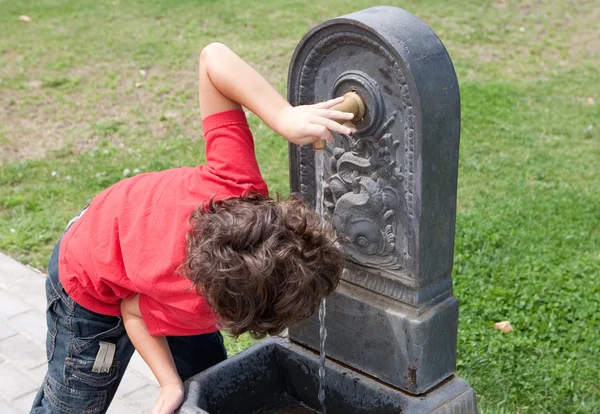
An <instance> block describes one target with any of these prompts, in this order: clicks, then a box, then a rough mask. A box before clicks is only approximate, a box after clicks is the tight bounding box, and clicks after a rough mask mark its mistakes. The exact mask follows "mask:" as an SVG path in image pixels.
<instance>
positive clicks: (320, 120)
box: [313, 112, 354, 135]
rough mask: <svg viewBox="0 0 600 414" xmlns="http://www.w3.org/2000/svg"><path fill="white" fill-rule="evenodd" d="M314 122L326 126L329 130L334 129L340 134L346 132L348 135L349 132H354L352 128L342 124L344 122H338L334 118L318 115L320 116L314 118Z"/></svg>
mask: <svg viewBox="0 0 600 414" xmlns="http://www.w3.org/2000/svg"><path fill="white" fill-rule="evenodd" d="M342 113H343V112H342ZM313 122H314V123H315V124H318V125H322V126H324V127H325V128H327V129H328V130H331V131H334V132H338V133H340V134H346V135H348V134H351V133H352V132H354V131H353V130H352V129H351V128H348V127H347V126H345V125H342V124H340V123H338V122H335V121H334V120H332V119H327V118H322V117H318V118H316V119H314V120H313ZM327 132H329V131H327ZM329 135H331V133H329Z"/></svg>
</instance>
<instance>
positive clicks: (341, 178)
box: [298, 32, 416, 303]
mask: <svg viewBox="0 0 600 414" xmlns="http://www.w3.org/2000/svg"><path fill="white" fill-rule="evenodd" d="M340 44H343V45H351V46H359V47H362V48H367V49H369V50H370V51H371V52H374V53H376V54H377V55H378V56H379V57H382V58H383V60H384V62H385V63H386V65H387V66H386V68H385V72H384V69H380V73H382V74H385V75H387V76H384V77H385V80H386V81H387V82H386V83H385V84H383V85H379V84H378V82H377V81H375V80H374V79H372V78H371V77H370V76H369V75H367V74H364V73H361V72H344V73H342V74H340V75H339V78H338V80H337V81H336V86H335V87H334V91H333V92H332V94H333V95H334V96H339V95H343V93H344V92H347V91H349V90H354V91H356V92H357V93H358V94H359V95H361V97H363V99H364V100H365V103H366V106H367V113H369V112H370V114H371V116H370V118H369V115H367V116H366V117H365V121H364V122H361V121H359V122H358V123H357V124H356V127H357V132H356V133H355V134H354V135H352V136H347V135H339V134H334V135H335V138H336V142H335V146H332V145H328V147H327V150H326V151H325V157H326V160H325V171H324V180H325V186H324V191H323V192H324V194H323V195H324V203H325V206H324V216H325V218H326V219H328V220H330V221H331V222H332V224H333V226H334V228H335V229H336V231H337V233H338V235H340V236H344V237H347V238H348V239H349V240H350V241H351V243H349V244H346V245H344V246H343V247H342V248H343V250H344V252H345V253H346V255H347V257H348V258H349V259H350V260H351V261H352V262H354V263H355V264H357V265H360V267H362V266H365V267H367V268H370V269H374V270H375V271H376V273H377V274H378V275H379V276H381V277H377V278H374V277H368V278H365V275H366V274H371V273H372V272H371V271H368V272H354V271H352V272H344V278H345V279H347V280H348V278H357V281H359V280H360V281H359V283H358V284H360V285H363V286H365V285H366V284H371V285H372V287H369V288H371V289H373V290H375V291H378V292H380V293H383V294H386V295H389V296H392V297H396V298H400V297H402V298H403V300H406V301H407V302H408V303H411V302H416V297H413V296H414V295H413V292H412V291H411V290H410V289H409V290H407V289H406V288H407V286H402V285H399V284H398V281H403V282H404V284H405V285H410V284H411V283H410V282H411V280H410V279H411V272H410V271H408V270H409V269H410V267H411V253H412V251H413V250H414V230H413V229H414V226H415V223H414V221H415V217H414V211H415V206H414V203H415V197H414V185H415V176H414V174H415V171H414V170H415V168H414V167H415V165H414V162H415V154H414V152H415V131H414V113H413V107H412V100H411V96H410V93H409V90H408V85H407V82H406V80H405V77H404V75H403V73H402V70H401V68H400V66H399V65H398V63H396V59H395V58H394V56H392V55H391V54H390V53H389V52H388V50H387V49H386V48H384V47H382V46H381V45H380V44H379V43H378V42H376V41H374V40H373V39H371V38H370V37H369V36H366V35H363V34H360V33H355V32H338V33H335V34H331V35H328V36H326V37H324V38H323V39H320V40H319V41H318V42H317V44H316V45H315V46H314V47H313V48H312V50H311V51H310V53H309V54H308V56H307V57H306V59H305V61H304V65H303V66H302V69H301V73H300V79H299V85H298V86H299V87H298V92H299V96H298V98H299V102H298V103H299V104H306V103H311V102H313V101H315V93H314V90H315V78H316V75H317V72H318V69H319V66H320V65H321V63H322V62H323V60H324V59H325V58H326V57H327V55H328V54H329V53H331V52H332V51H334V50H335V49H336V48H339V47H340V46H339V45H340ZM344 82H346V84H344ZM338 85H341V86H340V87H339V88H338V87H337V86H338ZM335 89H337V90H335ZM381 90H384V91H385V92H386V93H387V94H388V96H387V99H396V100H397V102H396V104H397V105H395V106H392V107H396V108H399V110H395V111H394V112H393V113H391V114H390V113H387V114H386V113H385V112H386V111H385V107H386V105H384V104H383V98H382V96H381ZM299 164H300V165H299V174H300V177H299V178H300V186H299V187H300V188H299V190H300V194H301V196H302V198H303V199H305V200H309V201H312V202H313V203H314V200H315V184H316V182H315V166H314V159H313V153H312V150H311V149H310V147H306V148H305V147H301V148H300V149H299ZM366 279H369V280H366ZM349 281H351V282H352V281H353V280H349ZM407 282H408V283H407ZM375 285H377V286H375ZM365 287H367V286H365Z"/></svg>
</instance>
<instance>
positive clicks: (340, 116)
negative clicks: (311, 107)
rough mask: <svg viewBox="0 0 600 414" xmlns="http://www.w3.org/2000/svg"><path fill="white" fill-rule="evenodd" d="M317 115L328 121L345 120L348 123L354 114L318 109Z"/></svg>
mask: <svg viewBox="0 0 600 414" xmlns="http://www.w3.org/2000/svg"><path fill="white" fill-rule="evenodd" d="M318 114H319V115H320V116H322V117H325V118H329V119H345V120H348V121H349V120H351V119H352V118H354V114H353V113H352V112H342V111H336V110H333V109H319V111H318Z"/></svg>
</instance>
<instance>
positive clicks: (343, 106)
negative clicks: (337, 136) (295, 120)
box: [312, 92, 366, 151]
mask: <svg viewBox="0 0 600 414" xmlns="http://www.w3.org/2000/svg"><path fill="white" fill-rule="evenodd" d="M330 109H333V110H334V111H342V112H350V113H352V114H354V118H352V119H351V120H350V121H348V120H339V121H338V122H339V123H346V122H356V121H360V120H361V119H363V118H364V116H365V112H366V108H365V103H364V102H363V100H362V98H361V97H360V96H359V95H358V94H357V93H356V92H346V93H345V94H344V100H343V101H342V102H341V103H339V104H337V105H334V106H332V107H331V108H330ZM312 145H313V151H325V148H326V146H327V142H326V141H325V140H321V139H320V140H318V141H314V142H313V144H312Z"/></svg>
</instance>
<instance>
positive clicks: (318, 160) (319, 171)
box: [315, 151, 327, 414]
mask: <svg viewBox="0 0 600 414" xmlns="http://www.w3.org/2000/svg"><path fill="white" fill-rule="evenodd" d="M324 164H325V151H315V178H316V180H315V187H316V194H315V211H316V212H317V214H319V215H320V216H321V217H323V182H324V180H325V178H324ZM323 225H325V223H323ZM325 310H326V300H325V299H323V301H322V302H321V305H320V306H319V338H320V343H319V345H320V350H319V392H318V394H317V396H318V398H319V404H321V412H322V413H323V414H326V412H327V411H326V408H325V339H327V328H326V327H325Z"/></svg>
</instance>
